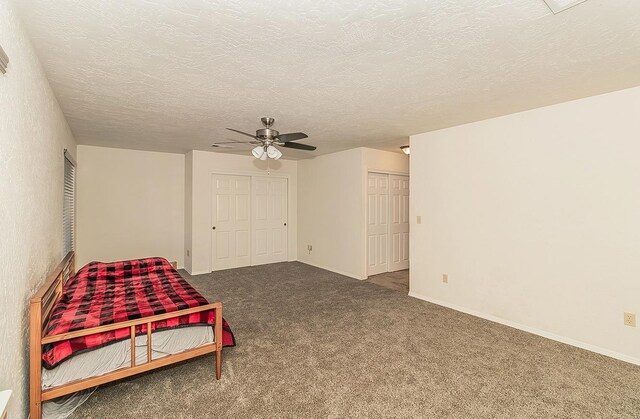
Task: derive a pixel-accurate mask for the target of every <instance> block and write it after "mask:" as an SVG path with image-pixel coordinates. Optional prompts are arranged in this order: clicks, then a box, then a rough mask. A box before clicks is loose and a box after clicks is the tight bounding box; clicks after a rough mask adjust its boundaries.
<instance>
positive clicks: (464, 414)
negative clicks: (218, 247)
mask: <svg viewBox="0 0 640 419" xmlns="http://www.w3.org/2000/svg"><path fill="white" fill-rule="evenodd" d="M185 276H186V277H187V279H188V280H189V281H190V282H191V283H192V284H193V285H194V286H195V287H196V288H197V289H199V290H200V291H201V292H202V293H203V294H204V295H205V296H207V297H208V298H210V299H212V300H213V299H221V300H222V301H223V303H224V310H225V313H224V315H225V317H226V318H227V320H228V321H229V322H230V324H231V326H232V327H233V330H234V332H235V335H236V339H237V341H238V346H237V347H235V348H230V349H225V351H224V362H223V372H222V374H223V375H222V380H221V381H219V382H216V380H215V377H214V357H213V356H205V357H203V358H199V359H196V360H191V361H187V362H184V363H182V364H179V365H176V366H171V367H167V368H165V369H162V370H159V371H155V372H150V373H147V374H144V375H142V376H138V377H135V378H130V379H126V380H123V381H120V382H118V383H114V384H110V385H106V386H103V387H102V388H100V389H99V390H98V391H96V392H95V394H94V395H93V396H92V397H91V398H90V399H89V401H88V402H87V403H86V404H85V405H83V406H82V407H81V408H80V409H78V411H77V412H76V414H75V415H74V416H73V417H75V418H81V417H87V418H89V417H90V418H136V419H141V418H209V417H223V418H345V417H371V418H374V417H375V418H377V417H425V418H639V417H640V367H637V366H633V365H630V364H627V363H624V362H621V361H616V360H613V359H610V358H607V357H604V356H600V355H597V354H593V353H591V352H587V351H583V350H581V349H577V348H574V347H571V346H567V345H563V344H561V343H557V342H554V341H551V340H547V339H544V338H541V337H538V336H534V335H531V334H528V333H524V332H521V331H518V330H515V329H511V328H509V327H505V326H501V325H498V324H495V323H492V322H489V321H485V320H481V319H478V318H475V317H472V316H468V315H465V314H462V313H458V312H456V311H452V310H449V309H445V308H442V307H439V306H436V305H433V304H429V303H426V302H423V301H420V300H416V299H413V298H411V297H408V296H406V295H404V294H403V293H401V292H398V291H394V290H390V289H386V288H383V287H380V286H377V285H375V284H371V283H368V282H366V281H357V280H353V279H350V278H346V277H344V276H340V275H338V274H333V273H331V272H327V271H324V270H321V269H317V268H313V267H310V266H308V265H304V264H301V263H297V262H294V263H280V264H274V265H267V266H260V267H249V268H242V269H236V270H229V271H223V272H216V273H214V274H209V275H201V276H197V277H189V276H188V275H185Z"/></svg>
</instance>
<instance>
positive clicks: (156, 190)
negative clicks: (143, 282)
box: [76, 145, 185, 267]
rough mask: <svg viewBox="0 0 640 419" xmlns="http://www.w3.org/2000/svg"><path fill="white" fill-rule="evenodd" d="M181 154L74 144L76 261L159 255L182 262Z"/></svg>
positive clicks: (182, 188)
mask: <svg viewBox="0 0 640 419" xmlns="http://www.w3.org/2000/svg"><path fill="white" fill-rule="evenodd" d="M184 160H185V158H184V155H183V154H172V153H157V152H150V151H137V150H124V149H119V148H107V147H93V146H85V145H80V146H78V168H77V197H76V199H77V232H78V241H77V262H76V263H77V265H78V267H80V266H83V265H85V264H86V263H88V262H91V261H93V260H99V261H107V262H108V261H115V260H125V259H136V258H142V257H147V256H162V257H164V258H166V259H168V260H170V261H176V262H178V266H179V267H182V266H183V265H184V258H183V253H184V252H183V250H184V225H185V221H184V196H185V175H184V172H185V171H184V168H185V164H184Z"/></svg>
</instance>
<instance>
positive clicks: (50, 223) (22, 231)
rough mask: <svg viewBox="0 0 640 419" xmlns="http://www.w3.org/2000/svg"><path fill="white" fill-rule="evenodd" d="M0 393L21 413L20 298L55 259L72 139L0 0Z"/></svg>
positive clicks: (23, 326)
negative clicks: (3, 59)
mask: <svg viewBox="0 0 640 419" xmlns="http://www.w3.org/2000/svg"><path fill="white" fill-rule="evenodd" d="M0 22H1V24H0V43H1V44H2V48H3V49H4V50H5V52H6V53H7V55H8V56H9V59H10V63H9V69H8V72H7V74H5V75H0V210H1V211H0V232H1V234H2V238H1V239H0V389H7V388H10V389H13V390H14V394H13V396H12V400H11V402H10V405H9V417H10V418H23V417H26V416H27V403H28V398H29V397H28V372H29V368H28V357H27V353H28V333H29V330H28V317H27V316H28V306H27V301H28V299H29V297H30V296H31V295H32V294H33V292H34V290H35V288H36V287H37V285H38V284H40V283H41V282H42V281H43V280H44V277H45V276H46V275H47V273H48V272H49V271H50V270H51V269H52V268H53V267H54V266H55V265H56V264H57V263H58V262H59V261H60V259H61V258H62V177H63V171H64V168H63V149H64V148H68V149H69V150H70V151H71V153H72V154H74V155H75V148H76V146H75V141H74V138H73V135H72V134H71V131H70V130H69V127H68V125H67V122H66V121H65V118H64V116H63V115H62V112H61V110H60V107H59V106H58V102H57V101H56V99H55V97H54V95H53V93H52V91H51V88H50V87H49V83H48V82H47V79H46V78H45V75H44V72H43V70H42V68H41V66H40V63H39V61H38V59H37V57H36V56H35V54H34V51H33V49H32V47H31V44H30V42H29V40H28V38H27V35H26V33H25V31H24V29H23V28H22V25H21V23H20V21H19V20H18V18H17V16H16V14H15V12H14V10H13V8H12V5H11V3H10V2H9V0H0Z"/></svg>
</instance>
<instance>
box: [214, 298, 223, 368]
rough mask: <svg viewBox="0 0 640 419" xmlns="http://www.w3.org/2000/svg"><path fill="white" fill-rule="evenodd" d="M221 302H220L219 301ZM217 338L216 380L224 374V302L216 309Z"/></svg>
mask: <svg viewBox="0 0 640 419" xmlns="http://www.w3.org/2000/svg"><path fill="white" fill-rule="evenodd" d="M219 304H220V303H219ZM215 316H216V325H215V333H214V335H215V337H214V338H215V340H216V380H219V379H220V377H221V376H222V333H223V332H222V322H223V320H222V304H220V306H219V307H218V308H216V310H215Z"/></svg>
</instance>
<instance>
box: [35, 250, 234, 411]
mask: <svg viewBox="0 0 640 419" xmlns="http://www.w3.org/2000/svg"><path fill="white" fill-rule="evenodd" d="M74 263H75V256H74V254H73V252H69V254H67V256H65V258H64V259H63V260H62V262H61V263H60V265H58V266H57V267H56V269H55V270H54V271H53V273H52V274H51V275H50V276H49V277H48V278H47V280H46V282H45V283H44V284H43V285H42V287H41V288H40V289H39V290H38V291H37V292H36V294H35V295H34V296H33V298H31V301H30V318H29V327H30V348H29V357H30V362H29V365H30V373H29V378H30V384H29V387H30V388H29V394H30V412H31V419H40V418H41V417H42V402H43V401H46V400H51V399H55V398H56V397H60V396H64V395H66V394H70V393H74V392H76V391H80V390H84V389H87V388H91V387H95V386H97V385H100V384H104V383H108V382H111V381H115V380H119V379H121V378H124V377H129V376H132V375H135V374H139V373H142V372H145V371H149V370H152V369H155V368H160V367H163V366H166V365H169V364H173V363H176V362H180V361H184V360H185V359H189V358H194V357H197V356H200V355H204V354H208V353H211V352H215V353H216V379H218V380H219V379H220V375H221V372H222V371H221V369H222V368H221V367H222V303H220V302H215V303H211V304H207V305H204V306H200V307H193V308H188V309H185V310H178V311H173V312H171V313H164V314H159V315H156V316H151V317H144V318H141V319H136V320H128V321H124V322H119V323H113V324H109V325H105V326H97V327H92V328H89V329H83V330H78V331H75V332H69V333H64V334H60V335H55V336H48V337H43V336H42V334H43V331H44V330H46V327H47V324H48V322H49V315H50V314H51V310H52V309H53V306H54V305H55V303H56V301H58V299H59V298H60V294H61V293H62V288H63V286H64V285H65V284H66V282H67V281H68V280H69V278H71V277H72V276H73V275H74V273H75V269H74ZM207 310H215V322H216V324H215V331H214V339H215V340H214V342H212V343H208V344H205V345H202V346H199V347H197V348H193V349H189V350H186V351H183V352H180V353H177V354H173V355H167V356H165V357H162V358H159V359H152V356H151V352H152V351H151V348H152V346H151V341H152V332H151V324H152V323H153V322H156V321H159V320H166V319H170V318H172V317H179V316H183V315H186V314H191V313H197V312H200V311H207ZM143 324H146V325H147V348H146V349H147V362H145V363H143V364H140V365H137V364H136V348H135V329H136V326H138V325H143ZM127 327H128V328H129V331H130V339H131V365H130V366H127V367H123V368H120V369H118V370H116V371H112V372H109V373H107V374H104V375H100V376H96V377H91V378H87V379H83V380H77V381H73V382H71V383H68V384H64V385H61V386H57V387H53V388H50V389H47V390H44V391H43V390H42V346H43V345H45V344H49V343H54V342H60V341H64V340H67V339H73V338H77V337H80V336H87V335H92V334H94V333H103V332H108V331H111V330H117V329H123V328H127Z"/></svg>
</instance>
